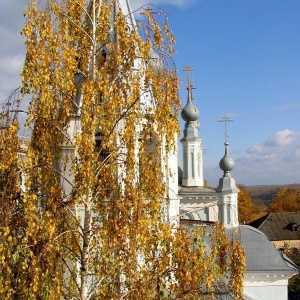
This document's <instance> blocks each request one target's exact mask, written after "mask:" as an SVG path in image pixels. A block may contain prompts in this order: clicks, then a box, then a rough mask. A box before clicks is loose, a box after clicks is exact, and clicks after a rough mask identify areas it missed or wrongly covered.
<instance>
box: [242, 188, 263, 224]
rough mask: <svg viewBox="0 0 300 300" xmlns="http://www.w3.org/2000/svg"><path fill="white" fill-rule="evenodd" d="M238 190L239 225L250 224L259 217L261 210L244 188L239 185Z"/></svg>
mask: <svg viewBox="0 0 300 300" xmlns="http://www.w3.org/2000/svg"><path fill="white" fill-rule="evenodd" d="M238 188H239V190H240V192H239V194H238V214H239V223H240V224H244V223H249V222H251V221H253V220H255V219H256V218H258V217H259V214H260V213H261V210H260V208H259V207H258V206H257V205H255V204H254V203H253V201H252V199H251V197H250V195H249V193H248V192H247V190H246V188H245V187H244V186H242V185H239V186H238Z"/></svg>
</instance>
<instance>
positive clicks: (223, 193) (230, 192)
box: [216, 115, 239, 227]
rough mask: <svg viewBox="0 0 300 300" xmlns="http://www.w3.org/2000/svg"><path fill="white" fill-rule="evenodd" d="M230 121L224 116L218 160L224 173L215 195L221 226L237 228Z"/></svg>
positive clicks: (236, 195)
mask: <svg viewBox="0 0 300 300" xmlns="http://www.w3.org/2000/svg"><path fill="white" fill-rule="evenodd" d="M228 121H232V120H229V118H228V117H227V116H226V115H225V117H224V118H223V120H221V121H219V122H224V124H225V143H224V146H225V154H224V156H223V157H222V159H221V160H220V163H219V166H220V169H221V170H222V171H223V172H224V173H223V177H222V178H220V180H219V185H218V187H217V190H216V191H217V193H218V198H219V210H220V213H219V220H220V222H221V224H222V225H223V226H227V227H228V226H238V224H239V223H238V203H237V197H238V193H239V189H238V188H237V187H236V184H235V180H234V179H233V177H231V174H230V172H231V170H232V169H233V167H234V160H233V159H232V158H231V157H230V155H229V150H228V146H229V143H228V134H227V122H228Z"/></svg>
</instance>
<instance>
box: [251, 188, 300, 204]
mask: <svg viewBox="0 0 300 300" xmlns="http://www.w3.org/2000/svg"><path fill="white" fill-rule="evenodd" d="M282 187H286V188H289V189H294V190H297V191H299V192H300V183H295V184H287V185H253V186H245V189H246V190H247V192H248V193H249V195H250V196H251V198H252V200H253V202H254V203H255V204H264V205H268V204H269V203H270V202H271V200H272V198H273V197H274V196H275V195H276V194H277V191H278V189H279V188H282Z"/></svg>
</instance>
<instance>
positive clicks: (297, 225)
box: [249, 212, 300, 241]
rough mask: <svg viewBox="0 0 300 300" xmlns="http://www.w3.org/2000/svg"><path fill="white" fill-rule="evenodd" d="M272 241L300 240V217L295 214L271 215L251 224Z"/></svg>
mask: <svg viewBox="0 0 300 300" xmlns="http://www.w3.org/2000/svg"><path fill="white" fill-rule="evenodd" d="M249 225H250V226H252V227H255V228H257V229H259V230H260V231H262V232H263V233H264V234H265V235H266V236H267V238H268V239H269V240H270V241H285V240H300V215H299V214H296V213H293V212H282V213H270V214H267V215H265V216H263V217H261V218H259V219H257V220H255V221H253V222H251V223H249Z"/></svg>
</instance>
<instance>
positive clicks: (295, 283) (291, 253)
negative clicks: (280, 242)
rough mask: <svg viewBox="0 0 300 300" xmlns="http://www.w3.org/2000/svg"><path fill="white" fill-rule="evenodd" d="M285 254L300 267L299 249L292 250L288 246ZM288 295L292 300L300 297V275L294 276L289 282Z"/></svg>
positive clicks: (285, 248)
mask: <svg viewBox="0 0 300 300" xmlns="http://www.w3.org/2000/svg"><path fill="white" fill-rule="evenodd" d="M284 253H285V254H286V255H287V256H288V257H289V258H290V259H291V260H292V261H293V262H294V263H295V264H296V265H297V266H298V267H300V250H299V249H298V248H291V247H290V246H289V245H288V244H286V245H285V247H284ZM288 293H289V299H290V300H296V299H299V297H300V274H297V275H294V276H293V277H292V278H291V279H290V280H289V286H288Z"/></svg>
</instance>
